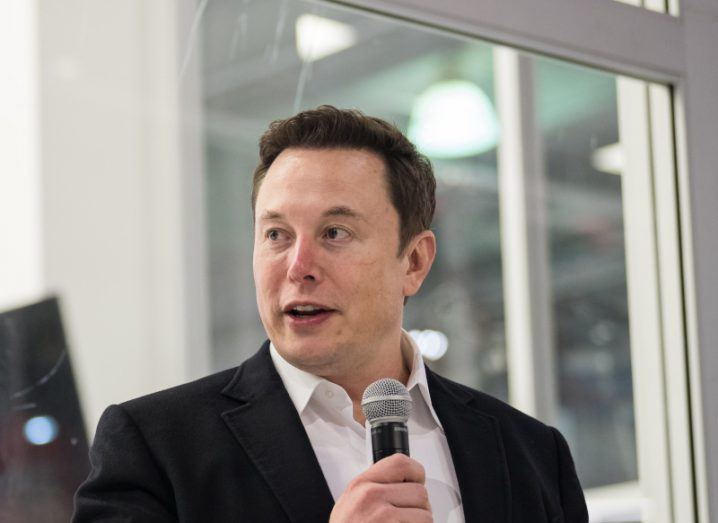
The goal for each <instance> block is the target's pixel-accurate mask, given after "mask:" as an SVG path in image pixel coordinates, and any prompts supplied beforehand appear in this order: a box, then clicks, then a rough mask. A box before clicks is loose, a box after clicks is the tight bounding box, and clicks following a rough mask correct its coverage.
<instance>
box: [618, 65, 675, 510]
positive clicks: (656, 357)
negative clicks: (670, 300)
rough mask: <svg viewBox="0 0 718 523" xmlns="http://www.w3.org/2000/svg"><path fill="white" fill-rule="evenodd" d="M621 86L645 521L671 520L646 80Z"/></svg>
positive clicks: (633, 368) (630, 302) (625, 208)
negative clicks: (645, 499)
mask: <svg viewBox="0 0 718 523" xmlns="http://www.w3.org/2000/svg"><path fill="white" fill-rule="evenodd" d="M617 89H618V120H619V135H620V140H621V150H622V152H623V156H624V169H623V173H622V194H623V219H624V233H625V250H626V275H627V286H628V311H629V327H630V329H629V330H630V344H631V371H632V375H633V401H634V416H635V423H636V442H637V445H636V446H637V454H638V474H639V483H640V485H641V490H642V492H643V493H644V495H645V497H646V498H647V501H648V504H647V505H646V510H645V513H644V519H643V521H644V522H645V523H670V522H672V521H673V517H672V503H671V497H670V496H671V490H670V466H669V460H668V441H667V421H666V413H665V402H666V397H665V388H664V382H663V338H662V331H661V314H660V311H661V305H660V304H661V301H660V300H661V296H660V293H659V287H658V285H659V275H658V265H657V249H658V248H657V244H656V241H657V240H656V223H655V217H654V206H653V185H652V178H651V177H652V158H651V147H650V133H649V121H650V120H649V113H648V89H647V85H646V84H645V83H644V82H641V81H638V80H632V79H628V78H618V80H617Z"/></svg>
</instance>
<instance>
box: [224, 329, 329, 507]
mask: <svg viewBox="0 0 718 523" xmlns="http://www.w3.org/2000/svg"><path fill="white" fill-rule="evenodd" d="M222 394H223V395H225V396H227V397H230V398H233V399H235V400H238V401H239V402H241V405H240V406H238V407H236V408H234V409H231V410H228V411H226V412H223V413H222V418H223V419H224V421H225V423H226V424H227V426H228V427H229V429H230V430H231V431H232V434H234V437H235V438H236V439H237V441H238V442H239V444H240V445H241V446H242V448H243V449H244V451H245V452H246V454H247V456H248V457H249V458H250V459H251V460H252V461H253V462H254V464H255V466H256V467H257V470H259V472H260V474H261V475H262V477H263V478H264V479H265V481H266V482H267V484H268V485H269V487H270V488H271V490H272V491H273V492H274V494H275V496H276V497H277V499H278V500H279V503H280V505H281V506H282V508H283V509H284V511H285V512H286V514H287V517H288V518H289V520H291V521H328V520H329V514H330V513H331V510H332V507H333V506H334V500H333V498H332V495H331V492H330V491H329V487H328V486H327V482H326V480H325V479H324V474H323V473H322V470H321V467H320V466H319V462H318V461H317V458H316V456H315V455H314V450H313V449H312V446H311V443H310V442H309V438H308V437H307V433H306V432H305V430H304V427H303V426H302V423H301V420H300V419H299V415H298V414H297V411H296V409H295V408H294V405H293V404H292V402H291V400H290V399H289V395H288V394H287V391H286V389H285V388H284V386H283V384H282V380H281V378H280V377H279V374H277V371H276V370H275V368H274V365H273V364H272V361H271V358H270V356H269V342H266V343H265V344H264V345H263V346H262V348H261V349H260V350H259V352H258V353H257V354H255V355H254V356H253V357H251V358H250V359H248V360H247V361H245V362H244V363H243V364H242V365H241V366H240V367H239V368H238V369H237V372H236V373H235V375H234V377H233V378H232V380H231V381H230V382H229V383H228V384H227V386H226V387H225V388H224V389H223V390H222Z"/></svg>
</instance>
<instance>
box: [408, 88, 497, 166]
mask: <svg viewBox="0 0 718 523" xmlns="http://www.w3.org/2000/svg"><path fill="white" fill-rule="evenodd" d="M408 135H409V139H410V140H411V141H412V142H414V143H415V144H416V146H417V147H418V148H419V150H420V151H421V152H422V153H423V154H425V155H427V156H429V157H430V158H446V159H450V158H463V157H466V156H475V155H477V154H481V153H483V152H486V151H489V150H491V149H493V148H494V147H496V144H497V143H498V141H499V121H498V118H497V116H496V110H495V109H494V106H493V104H492V103H491V100H490V99H489V97H488V96H487V95H486V93H485V92H484V91H483V90H482V89H481V88H480V87H479V86H478V85H476V84H474V83H472V82H468V81H466V80H447V81H442V82H439V83H436V84H434V85H432V86H431V87H429V88H428V89H427V90H426V91H424V92H423V93H421V94H420V95H419V96H418V97H417V99H416V101H415V103H414V106H413V108H412V111H411V115H410V119H409V127H408Z"/></svg>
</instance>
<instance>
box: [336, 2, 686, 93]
mask: <svg viewBox="0 0 718 523" xmlns="http://www.w3.org/2000/svg"><path fill="white" fill-rule="evenodd" d="M329 1H330V2H331V3H334V4H341V5H348V6H352V7H358V8H362V9H365V10H370V11H374V12H377V13H381V14H384V15H387V16H391V17H395V18H401V19H405V20H410V21H412V22H417V23H421V24H424V25H428V26H432V27H437V28H440V29H443V30H448V31H453V32H457V33H462V34H465V35H468V36H471V37H476V38H481V39H485V40H492V41H495V42H498V43H501V44H504V45H511V46H515V47H517V48H523V49H530V50H531V51H534V52H539V53H544V54H547V55H552V56H555V57H557V58H561V59H565V60H571V61H577V62H583V63H586V64H587V65H592V66H595V67H601V68H607V69H611V70H613V71H616V72H621V73H624V74H628V75H635V76H643V77H645V78H650V79H652V80H655V81H673V80H675V79H676V78H679V77H680V76H681V75H682V74H683V72H684V52H683V47H684V43H683V28H682V24H681V21H680V20H679V19H677V18H675V17H673V16H670V15H667V14H663V13H657V12H655V11H650V10H648V9H643V8H640V7H634V6H632V5H626V4H623V3H620V2H614V1H610V0H600V1H596V0H593V1H578V2H577V1H576V0H512V2H511V3H510V5H507V3H506V2H505V1H504V0H454V1H452V2H436V1H435V0H329ZM637 35H640V37H638V36H637Z"/></svg>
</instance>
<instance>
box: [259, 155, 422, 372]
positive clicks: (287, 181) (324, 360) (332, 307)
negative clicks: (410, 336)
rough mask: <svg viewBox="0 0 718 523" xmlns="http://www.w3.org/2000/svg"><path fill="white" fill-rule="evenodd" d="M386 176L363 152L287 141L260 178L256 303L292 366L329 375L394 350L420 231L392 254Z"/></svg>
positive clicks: (395, 244)
mask: <svg viewBox="0 0 718 523" xmlns="http://www.w3.org/2000/svg"><path fill="white" fill-rule="evenodd" d="M385 177H386V174H385V166H384V163H383V161H382V159H381V158H380V157H379V156H378V155H376V154H374V153H372V152H368V151H364V150H350V149H287V150H285V151H283V152H282V153H281V154H280V155H279V156H278V157H277V159H276V160H275V161H274V162H273V163H272V165H271V167H270V168H269V170H268V172H267V175H266V177H265V179H264V180H263V182H262V185H261V187H260V189H259V193H258V195H257V201H256V207H255V216H256V224H255V236H254V259H253V264H254V281H255V286H256V290H257V304H258V307H259V314H260V317H261V319H262V323H263V324H264V327H265V329H266V331H267V333H268V335H269V338H270V339H271V340H272V342H273V343H274V345H275V347H276V348H277V350H278V351H279V352H280V354H282V356H283V357H284V358H285V359H287V360H288V361H289V362H290V363H292V364H294V365H295V366H297V367H299V368H302V369H304V370H307V371H309V372H312V373H314V374H317V375H321V376H327V377H329V376H331V375H340V374H342V373H348V372H352V371H359V370H360V369H363V368H364V367H366V366H367V365H369V364H374V365H376V364H377V362H380V361H381V360H382V358H386V357H388V355H389V354H392V351H394V350H399V340H400V332H401V331H400V329H401V322H402V312H403V302H404V297H405V296H409V295H412V294H414V293H416V291H417V290H418V289H419V286H420V285H421V281H423V279H424V277H425V275H426V272H428V267H424V268H422V267H419V270H417V255H416V251H417V245H419V244H423V243H425V242H422V241H421V239H420V238H419V237H417V238H416V239H415V240H413V241H412V242H410V244H409V247H408V248H407V249H406V250H405V253H404V254H402V255H401V256H397V252H398V248H399V216H398V213H397V211H396V209H394V207H393V205H392V204H391V202H390V200H389V194H388V189H387V183H386V178H385ZM426 235H431V233H430V232H428V231H427V232H426V233H424V235H423V236H424V237H426ZM419 236H421V235H419ZM430 240H431V241H432V242H433V235H431V237H430ZM431 245H433V243H431ZM430 254H431V256H430V258H431V259H432V260H433V251H432V252H431V253H430ZM420 261H421V260H420ZM430 264H431V263H430V261H429V263H428V265H429V266H430ZM418 265H421V263H419V264H418Z"/></svg>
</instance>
